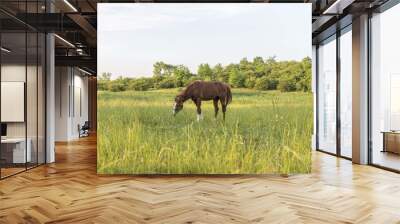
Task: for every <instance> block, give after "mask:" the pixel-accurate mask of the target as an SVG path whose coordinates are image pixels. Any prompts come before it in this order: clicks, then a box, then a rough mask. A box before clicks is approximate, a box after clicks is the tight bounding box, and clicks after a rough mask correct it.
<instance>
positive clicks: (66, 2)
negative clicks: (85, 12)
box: [64, 0, 78, 12]
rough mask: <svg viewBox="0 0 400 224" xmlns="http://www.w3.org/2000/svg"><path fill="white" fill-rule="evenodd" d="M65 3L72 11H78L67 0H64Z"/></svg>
mask: <svg viewBox="0 0 400 224" xmlns="http://www.w3.org/2000/svg"><path fill="white" fill-rule="evenodd" d="M64 2H65V4H67V5H68V6H69V7H70V8H71V9H72V10H73V11H74V12H78V10H77V9H76V8H75V6H73V5H72V4H71V3H70V2H69V1H68V0H64Z"/></svg>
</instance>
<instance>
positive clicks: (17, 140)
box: [0, 32, 31, 177]
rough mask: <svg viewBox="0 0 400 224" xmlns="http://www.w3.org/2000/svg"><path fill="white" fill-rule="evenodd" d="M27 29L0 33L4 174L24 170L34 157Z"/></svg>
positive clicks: (2, 158) (8, 174)
mask: <svg viewBox="0 0 400 224" xmlns="http://www.w3.org/2000/svg"><path fill="white" fill-rule="evenodd" d="M26 41H27V39H26V33H25V32H15V33H2V34H1V47H2V50H1V107H0V110H1V126H2V128H1V129H2V136H1V161H2V166H1V167H2V170H1V175H2V177H6V176H10V175H12V174H15V173H18V172H21V171H24V170H25V169H26V162H30V161H31V160H30V159H31V151H29V150H28V151H27V150H26V148H27V141H26V133H27V126H26V110H25V108H26V105H25V103H26V101H25V99H26V74H27V67H26V58H27V57H26V56H27V52H26Z"/></svg>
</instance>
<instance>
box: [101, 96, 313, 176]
mask: <svg viewBox="0 0 400 224" xmlns="http://www.w3.org/2000/svg"><path fill="white" fill-rule="evenodd" d="M177 93H178V90H177V89H173V90H157V91H147V92H135V91H128V92H119V93H113V92H99V93H98V150H97V152H98V156H97V164H98V166H97V167H98V173H101V174H160V173H161V174H264V173H284V174H290V173H308V172H310V169H311V150H310V147H311V133H312V127H313V123H312V95H311V94H310V93H280V92H274V91H267V92H265V91H254V90H245V89H233V101H232V104H230V105H229V106H228V111H227V114H226V121H225V122H222V114H219V117H218V119H217V120H215V119H214V108H213V105H212V101H209V102H203V105H202V110H203V114H204V120H202V121H200V122H197V121H196V112H195V107H194V105H193V103H192V102H191V101H187V102H186V103H185V105H184V109H183V111H181V112H180V113H179V114H178V115H177V116H176V117H174V116H173V115H172V105H173V99H174V96H175V95H176V94H177ZM220 112H221V110H220Z"/></svg>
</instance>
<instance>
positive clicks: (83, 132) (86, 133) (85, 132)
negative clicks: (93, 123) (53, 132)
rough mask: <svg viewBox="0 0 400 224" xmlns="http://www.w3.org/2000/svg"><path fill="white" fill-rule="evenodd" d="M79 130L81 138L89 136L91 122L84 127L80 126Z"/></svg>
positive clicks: (87, 122)
mask: <svg viewBox="0 0 400 224" xmlns="http://www.w3.org/2000/svg"><path fill="white" fill-rule="evenodd" d="M78 129H79V138H81V137H87V136H89V129H90V123H89V121H85V123H84V124H83V125H82V127H80V125H78Z"/></svg>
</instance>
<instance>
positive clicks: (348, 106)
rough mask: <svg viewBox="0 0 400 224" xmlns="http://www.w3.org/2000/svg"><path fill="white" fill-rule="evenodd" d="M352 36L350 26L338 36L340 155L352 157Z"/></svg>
mask: <svg viewBox="0 0 400 224" xmlns="http://www.w3.org/2000/svg"><path fill="white" fill-rule="evenodd" d="M351 48H352V34H351V26H349V27H347V28H346V29H345V30H343V31H342V33H341V36H340V154H341V156H344V157H348V158H351V157H352V137H351V136H352V97H353V94H352V74H353V71H352V49H351Z"/></svg>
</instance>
